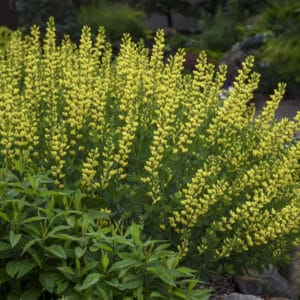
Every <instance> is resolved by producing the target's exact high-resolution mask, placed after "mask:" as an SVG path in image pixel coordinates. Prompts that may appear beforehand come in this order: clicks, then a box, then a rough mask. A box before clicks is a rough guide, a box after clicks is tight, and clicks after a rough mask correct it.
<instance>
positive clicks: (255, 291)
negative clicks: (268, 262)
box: [236, 266, 297, 299]
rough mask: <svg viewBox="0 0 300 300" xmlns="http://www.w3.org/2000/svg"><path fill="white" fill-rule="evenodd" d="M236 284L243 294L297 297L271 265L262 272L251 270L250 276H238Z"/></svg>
mask: <svg viewBox="0 0 300 300" xmlns="http://www.w3.org/2000/svg"><path fill="white" fill-rule="evenodd" d="M236 284H237V286H238V289H239V291H240V292H241V293H243V294H250V295H256V296H267V297H283V298H289V299H297V297H296V295H295V293H294V291H293V289H292V287H291V286H290V284H289V283H288V281H287V280H286V279H284V278H283V277H282V276H281V275H280V274H279V273H278V271H277V270H276V268H275V267H272V266H271V267H270V268H269V269H265V270H264V271H263V273H262V274H258V273H257V272H251V273H250V276H249V275H248V276H241V277H238V278H236Z"/></svg>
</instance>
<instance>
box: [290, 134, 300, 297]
mask: <svg viewBox="0 0 300 300" xmlns="http://www.w3.org/2000/svg"><path fill="white" fill-rule="evenodd" d="M299 137H300V135H299ZM289 282H290V284H291V286H292V289H293V291H294V293H295V295H296V296H297V297H298V298H300V246H298V247H296V249H295V251H294V253H293V260H292V265H291V270H290V275H289Z"/></svg>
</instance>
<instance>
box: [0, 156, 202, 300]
mask: <svg viewBox="0 0 300 300" xmlns="http://www.w3.org/2000/svg"><path fill="white" fill-rule="evenodd" d="M15 164H16V165H17V166H16V167H17V169H19V170H21V169H20V168H22V167H21V166H20V163H19V162H17V161H16V162H15ZM22 175H23V176H21V178H23V180H20V178H19V177H20V174H19V173H18V172H16V174H13V173H12V172H9V171H7V170H4V169H2V170H1V178H0V180H1V181H0V184H1V202H0V208H1V211H0V218H1V219H0V224H1V240H0V257H1V262H0V289H1V296H2V297H4V298H5V299H24V300H26V299H30V300H34V299H41V298H40V297H41V296H42V298H43V299H50V296H51V297H53V296H56V297H62V298H60V299H72V300H75V299H82V297H84V299H155V298H160V299H190V300H193V299H207V298H208V291H207V290H200V289H198V290H196V289H195V287H196V285H197V283H198V280H196V279H195V278H194V276H193V273H194V272H195V271H194V270H192V269H189V268H185V267H179V266H178V263H179V261H180V256H179V255H178V254H176V253H174V252H173V251H170V250H168V249H167V248H168V247H169V245H168V244H165V243H162V242H159V241H155V240H150V239H148V240H146V241H142V240H141V229H140V226H138V225H136V224H132V225H131V226H130V227H128V228H127V229H125V228H124V226H123V225H122V223H121V222H118V223H116V224H113V223H112V222H111V219H110V217H109V212H108V211H107V210H104V209H102V210H96V209H85V208H84V207H83V206H82V205H81V200H82V199H81V197H82V195H81V194H80V191H78V190H77V191H70V190H69V191H67V190H61V191H57V190H49V189H48V185H49V184H51V179H49V178H48V177H47V176H45V175H32V174H30V173H23V172H22ZM51 299H52V298H51Z"/></svg>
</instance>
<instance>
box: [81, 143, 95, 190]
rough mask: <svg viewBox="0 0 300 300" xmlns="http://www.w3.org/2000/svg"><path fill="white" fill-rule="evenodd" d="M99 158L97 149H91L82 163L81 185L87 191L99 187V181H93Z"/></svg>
mask: <svg viewBox="0 0 300 300" xmlns="http://www.w3.org/2000/svg"><path fill="white" fill-rule="evenodd" d="M98 158H99V149H98V148H95V149H91V150H90V152H89V154H88V157H87V159H86V162H84V163H83V164H82V171H81V172H82V180H81V185H82V187H83V188H84V189H85V190H86V191H87V192H92V191H93V190H96V189H97V188H99V187H100V183H99V182H97V181H95V178H96V174H97V166H98V164H99V163H98Z"/></svg>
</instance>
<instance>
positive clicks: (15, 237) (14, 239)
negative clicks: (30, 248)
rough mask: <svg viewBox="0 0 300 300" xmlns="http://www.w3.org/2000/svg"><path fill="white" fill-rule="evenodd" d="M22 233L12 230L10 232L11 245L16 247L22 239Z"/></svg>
mask: <svg viewBox="0 0 300 300" xmlns="http://www.w3.org/2000/svg"><path fill="white" fill-rule="evenodd" d="M21 237H22V234H15V233H14V232H13V231H12V230H11V231H10V232H9V240H10V245H11V247H12V248H14V247H15V246H16V245H17V244H18V243H19V241H20V239H21Z"/></svg>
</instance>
